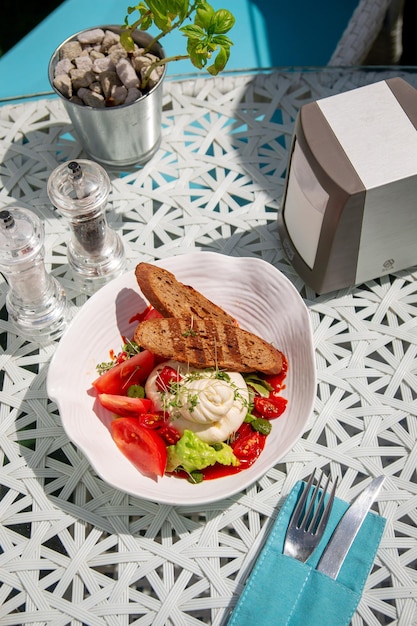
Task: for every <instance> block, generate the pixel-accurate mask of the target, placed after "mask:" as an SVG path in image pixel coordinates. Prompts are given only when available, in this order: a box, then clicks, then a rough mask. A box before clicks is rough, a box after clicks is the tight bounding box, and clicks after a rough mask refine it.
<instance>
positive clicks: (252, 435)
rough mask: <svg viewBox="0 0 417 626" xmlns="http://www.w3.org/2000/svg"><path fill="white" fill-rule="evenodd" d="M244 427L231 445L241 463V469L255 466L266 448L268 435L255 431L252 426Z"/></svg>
mask: <svg viewBox="0 0 417 626" xmlns="http://www.w3.org/2000/svg"><path fill="white" fill-rule="evenodd" d="M242 426H243V427H244V428H242ZM242 426H241V427H240V429H239V430H238V431H237V433H236V439H235V441H234V442H233V443H232V444H231V445H232V449H233V452H234V454H235V456H236V457H237V458H238V459H239V461H240V467H241V469H244V468H247V467H250V466H251V465H253V463H255V461H256V459H257V458H258V457H259V455H260V454H261V452H262V450H263V449H264V447H265V442H266V435H262V434H261V433H259V432H258V431H256V430H253V428H252V427H251V425H250V424H242ZM247 427H249V428H247Z"/></svg>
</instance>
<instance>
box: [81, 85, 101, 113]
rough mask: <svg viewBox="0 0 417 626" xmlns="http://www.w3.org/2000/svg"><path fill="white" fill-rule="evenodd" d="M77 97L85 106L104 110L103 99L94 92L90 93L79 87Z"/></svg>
mask: <svg viewBox="0 0 417 626" xmlns="http://www.w3.org/2000/svg"><path fill="white" fill-rule="evenodd" d="M77 96H78V97H79V98H81V100H82V101H83V102H84V104H86V105H87V106H90V107H95V108H104V106H105V104H104V98H103V96H102V95H101V94H99V93H94V91H90V90H89V89H86V88H85V87H81V89H79V90H78V91H77Z"/></svg>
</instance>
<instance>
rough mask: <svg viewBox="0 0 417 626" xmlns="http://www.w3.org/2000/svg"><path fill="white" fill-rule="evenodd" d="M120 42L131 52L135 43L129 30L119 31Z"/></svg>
mask: <svg viewBox="0 0 417 626" xmlns="http://www.w3.org/2000/svg"><path fill="white" fill-rule="evenodd" d="M120 43H121V44H122V46H123V48H124V49H125V50H127V52H133V50H134V49H135V43H134V41H133V38H132V35H131V34H130V32H129V31H127V30H124V31H122V32H121V33H120Z"/></svg>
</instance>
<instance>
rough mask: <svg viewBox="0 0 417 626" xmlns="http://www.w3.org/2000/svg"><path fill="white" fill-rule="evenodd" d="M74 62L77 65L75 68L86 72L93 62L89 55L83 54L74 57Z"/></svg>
mask: <svg viewBox="0 0 417 626" xmlns="http://www.w3.org/2000/svg"><path fill="white" fill-rule="evenodd" d="M74 63H75V65H76V66H77V69H79V70H84V71H86V72H88V71H89V70H91V68H92V66H93V62H92V60H91V59H90V57H89V56H85V55H84V56H83V55H81V56H80V57H77V58H76V59H74Z"/></svg>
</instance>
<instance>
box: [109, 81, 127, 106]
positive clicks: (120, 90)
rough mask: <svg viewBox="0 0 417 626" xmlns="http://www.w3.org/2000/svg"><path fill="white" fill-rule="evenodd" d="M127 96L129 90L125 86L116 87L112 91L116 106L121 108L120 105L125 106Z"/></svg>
mask: <svg viewBox="0 0 417 626" xmlns="http://www.w3.org/2000/svg"><path fill="white" fill-rule="evenodd" d="M126 96H127V89H126V87H125V86H124V85H117V86H116V85H115V86H114V87H113V89H112V91H111V97H112V99H113V101H114V105H115V106H119V105H120V104H124V101H125V100H126Z"/></svg>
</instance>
